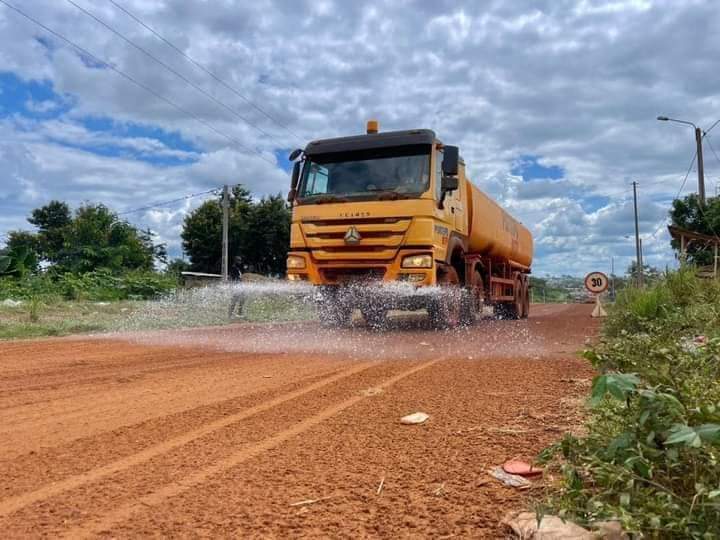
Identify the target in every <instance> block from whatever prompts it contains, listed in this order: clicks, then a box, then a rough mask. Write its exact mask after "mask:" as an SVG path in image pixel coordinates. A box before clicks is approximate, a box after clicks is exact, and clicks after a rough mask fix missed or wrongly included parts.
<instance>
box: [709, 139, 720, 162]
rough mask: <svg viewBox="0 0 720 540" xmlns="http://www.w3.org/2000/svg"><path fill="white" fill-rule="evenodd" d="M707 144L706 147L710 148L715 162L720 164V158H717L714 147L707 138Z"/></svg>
mask: <svg viewBox="0 0 720 540" xmlns="http://www.w3.org/2000/svg"><path fill="white" fill-rule="evenodd" d="M707 143H708V146H709V147H710V150H712V153H713V155H714V156H715V159H717V160H718V163H720V157H718V154H717V152H716V151H715V147H714V146H713V145H712V143H711V142H710V138H709V137H708V140H707Z"/></svg>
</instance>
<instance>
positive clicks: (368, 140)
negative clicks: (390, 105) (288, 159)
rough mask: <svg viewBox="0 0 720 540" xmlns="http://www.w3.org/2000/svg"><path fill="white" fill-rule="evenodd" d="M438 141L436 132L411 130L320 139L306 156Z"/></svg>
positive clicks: (311, 145) (311, 143)
mask: <svg viewBox="0 0 720 540" xmlns="http://www.w3.org/2000/svg"><path fill="white" fill-rule="evenodd" d="M436 141H437V139H436V138H435V132H434V131H433V130H431V129H409V130H404V131H384V132H381V133H369V134H364V135H353V136H351V137H337V138H334V139H318V140H316V141H311V142H309V143H308V145H307V146H306V147H305V154H306V155H309V156H312V155H317V154H330V153H334V152H349V151H352V150H368V149H372V148H386V147H393V146H406V145H416V144H428V145H430V144H434V143H435V142H436Z"/></svg>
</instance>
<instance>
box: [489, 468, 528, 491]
mask: <svg viewBox="0 0 720 540" xmlns="http://www.w3.org/2000/svg"><path fill="white" fill-rule="evenodd" d="M489 473H490V476H492V477H493V478H497V479H498V480H500V481H501V482H502V483H503V484H505V485H506V486H510V487H514V488H519V489H527V488H529V487H530V485H531V484H530V482H529V481H528V480H527V479H525V478H523V477H522V476H518V475H517V474H510V473H506V472H505V471H503V469H502V467H495V468H494V469H492V470H491V471H489Z"/></svg>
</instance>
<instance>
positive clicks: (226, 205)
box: [220, 184, 230, 281]
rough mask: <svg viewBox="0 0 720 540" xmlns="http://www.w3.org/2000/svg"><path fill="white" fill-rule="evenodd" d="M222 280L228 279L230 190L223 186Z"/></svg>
mask: <svg viewBox="0 0 720 540" xmlns="http://www.w3.org/2000/svg"><path fill="white" fill-rule="evenodd" d="M220 204H221V206H222V280H223V281H227V280H228V228H229V222H230V190H229V188H228V186H227V184H226V185H224V186H223V193H222V201H221V202H220Z"/></svg>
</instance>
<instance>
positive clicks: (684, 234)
mask: <svg viewBox="0 0 720 540" xmlns="http://www.w3.org/2000/svg"><path fill="white" fill-rule="evenodd" d="M668 231H669V232H670V236H671V237H672V238H673V240H677V241H678V242H680V264H681V265H683V264H685V261H686V260H687V249H688V246H689V245H690V244H692V243H696V244H703V245H704V246H705V247H712V249H713V264H712V265H711V266H709V267H707V266H706V267H702V268H698V275H699V276H700V277H708V278H717V277H718V251H720V237H717V236H711V235H709V234H701V233H697V232H694V231H689V230H687V229H681V228H680V227H675V226H674V225H668Z"/></svg>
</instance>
